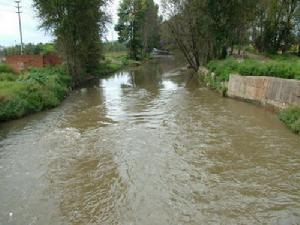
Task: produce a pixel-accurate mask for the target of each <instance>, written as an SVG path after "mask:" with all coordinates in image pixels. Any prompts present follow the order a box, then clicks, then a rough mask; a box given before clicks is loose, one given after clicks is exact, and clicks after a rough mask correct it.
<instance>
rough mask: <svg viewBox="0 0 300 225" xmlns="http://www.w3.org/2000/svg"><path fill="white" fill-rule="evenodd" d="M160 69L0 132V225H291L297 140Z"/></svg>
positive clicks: (270, 119)
mask: <svg viewBox="0 0 300 225" xmlns="http://www.w3.org/2000/svg"><path fill="white" fill-rule="evenodd" d="M176 68H179V67H178V66H176V64H175V62H174V61H172V60H170V59H168V60H160V61H158V62H152V63H149V64H147V65H145V66H143V67H141V68H139V69H135V70H125V71H122V72H118V73H116V74H114V75H113V76H111V77H109V78H105V79H101V80H99V81H97V82H94V83H91V84H88V85H86V86H85V87H82V88H81V89H79V90H77V91H75V92H74V93H73V94H72V95H71V96H70V97H69V98H68V99H67V100H66V101H65V102H64V103H63V104H62V106H60V107H58V108H56V109H53V110H51V111H48V112H42V113H39V114H36V115H32V116H29V117H26V118H24V119H20V120H17V121H11V122H8V123H5V124H1V125H0V138H2V139H1V140H0V200H1V201H0V225H10V224H13V225H15V224H16V225H24V224H32V225H33V224H38V225H44V224H45V225H46V224H47V225H48V224H49V225H50V224H51V225H52V224H62V225H65V224H66V225H69V224H73V225H81V224H82V225H86V224H89V225H90V224H93V225H94V224H95V225H96V224H120V225H133V224H136V225H140V224H143V225H156V224H157V225H164V224H170V225H173V224H188V225H194V224H288V225H292V224H299V223H300V201H299V199H300V188H299V186H300V151H299V150H300V149H299V146H300V139H299V137H298V136H296V135H294V134H292V133H291V132H290V131H289V130H287V129H286V128H285V127H284V126H283V125H282V124H281V123H280V122H279V121H278V119H277V118H276V115H273V114H271V113H269V112H267V111H265V110H264V109H262V108H260V107H258V106H254V105H251V104H247V103H243V102H238V101H233V100H231V99H226V98H220V97H219V96H218V95H217V94H215V93H214V92H211V91H209V90H207V89H205V88H203V87H201V86H199V84H197V82H196V81H195V80H191V79H190V78H189V77H188V76H184V75H182V73H180V72H179V71H180V70H178V69H176Z"/></svg>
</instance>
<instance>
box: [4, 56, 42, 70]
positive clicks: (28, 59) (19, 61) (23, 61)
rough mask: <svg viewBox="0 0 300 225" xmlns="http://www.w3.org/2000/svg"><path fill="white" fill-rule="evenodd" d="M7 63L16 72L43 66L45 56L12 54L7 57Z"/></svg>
mask: <svg viewBox="0 0 300 225" xmlns="http://www.w3.org/2000/svg"><path fill="white" fill-rule="evenodd" d="M6 63H7V64H8V65H10V67H11V68H12V69H13V70H14V71H15V72H20V71H22V70H26V69H28V68H30V67H43V66H44V63H43V56H41V55H10V56H7V57H6Z"/></svg>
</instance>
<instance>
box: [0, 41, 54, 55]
mask: <svg viewBox="0 0 300 225" xmlns="http://www.w3.org/2000/svg"><path fill="white" fill-rule="evenodd" d="M55 52H56V49H55V46H54V44H52V43H46V44H43V43H39V44H32V43H29V44H25V45H24V46H23V53H24V54H26V55H43V54H49V53H55ZM4 53H5V55H20V53H21V51H20V45H16V46H12V47H8V48H5V50H4Z"/></svg>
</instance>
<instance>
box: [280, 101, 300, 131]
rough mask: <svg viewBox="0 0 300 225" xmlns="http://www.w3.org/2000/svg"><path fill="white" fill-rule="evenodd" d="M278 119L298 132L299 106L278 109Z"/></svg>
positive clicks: (299, 126) (299, 127)
mask: <svg viewBox="0 0 300 225" xmlns="http://www.w3.org/2000/svg"><path fill="white" fill-rule="evenodd" d="M279 119H280V120H281V121H282V122H284V123H285V124H286V125H287V126H288V127H289V128H290V129H291V130H292V131H294V132H295V133H300V107H289V108H287V109H284V110H282V111H280V112H279Z"/></svg>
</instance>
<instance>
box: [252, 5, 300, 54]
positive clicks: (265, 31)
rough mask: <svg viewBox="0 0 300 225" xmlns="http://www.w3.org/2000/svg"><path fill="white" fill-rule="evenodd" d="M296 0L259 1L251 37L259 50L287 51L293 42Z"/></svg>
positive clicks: (295, 25)
mask: <svg viewBox="0 0 300 225" xmlns="http://www.w3.org/2000/svg"><path fill="white" fill-rule="evenodd" d="M299 4H300V2H299V1H298V0H286V1H278V0H268V1H259V4H258V6H257V17H256V21H255V22H256V23H255V25H254V26H253V27H254V28H253V37H254V42H255V44H256V47H257V49H258V50H260V51H261V52H267V53H272V54H276V53H277V52H278V51H282V52H287V51H288V50H289V49H290V48H291V46H292V45H293V43H294V42H295V39H296V36H295V34H296V33H297V31H296V29H297V23H296V15H297V9H299V6H300V5H299Z"/></svg>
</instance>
